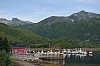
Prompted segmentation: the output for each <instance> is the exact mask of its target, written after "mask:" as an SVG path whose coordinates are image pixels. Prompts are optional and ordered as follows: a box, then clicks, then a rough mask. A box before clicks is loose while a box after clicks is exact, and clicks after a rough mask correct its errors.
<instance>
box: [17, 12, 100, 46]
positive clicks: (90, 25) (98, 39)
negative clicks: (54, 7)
mask: <svg viewBox="0 0 100 66" xmlns="http://www.w3.org/2000/svg"><path fill="white" fill-rule="evenodd" d="M19 27H20V28H24V29H28V30H30V31H32V32H34V33H37V34H39V35H41V36H42V37H46V38H49V39H65V40H79V41H88V42H93V43H97V44H100V15H99V14H96V13H91V12H85V11H80V12H78V13H74V14H72V15H70V16H67V17H64V16H51V17H48V18H46V19H44V20H42V21H40V22H39V23H36V24H31V25H25V26H19Z"/></svg>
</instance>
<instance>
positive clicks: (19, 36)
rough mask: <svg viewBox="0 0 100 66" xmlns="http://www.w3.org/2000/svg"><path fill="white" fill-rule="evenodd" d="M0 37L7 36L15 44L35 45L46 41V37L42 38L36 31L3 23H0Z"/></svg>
mask: <svg viewBox="0 0 100 66" xmlns="http://www.w3.org/2000/svg"><path fill="white" fill-rule="evenodd" d="M0 37H7V39H8V40H9V43H14V44H26V45H29V44H30V45H33V44H38V43H39V44H40V43H46V39H45V38H42V37H41V36H39V35H37V34H35V33H32V32H30V31H28V30H23V29H20V28H16V27H11V26H8V25H6V24H3V23H0Z"/></svg>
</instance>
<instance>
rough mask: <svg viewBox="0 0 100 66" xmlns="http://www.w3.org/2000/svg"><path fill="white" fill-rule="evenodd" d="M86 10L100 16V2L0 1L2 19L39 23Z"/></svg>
mask: <svg viewBox="0 0 100 66" xmlns="http://www.w3.org/2000/svg"><path fill="white" fill-rule="evenodd" d="M81 10H85V11H88V12H94V13H99V14H100V0H0V18H7V19H11V18H12V17H17V18H19V19H21V20H28V21H33V22H39V21H41V20H43V19H45V18H47V17H50V16H69V15H71V14H73V13H76V12H79V11H81Z"/></svg>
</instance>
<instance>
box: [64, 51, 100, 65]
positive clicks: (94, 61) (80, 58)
mask: <svg viewBox="0 0 100 66" xmlns="http://www.w3.org/2000/svg"><path fill="white" fill-rule="evenodd" d="M63 66H100V52H94V53H93V54H89V55H86V56H85V55H70V56H68V55H67V56H66V58H65V63H64V65H63Z"/></svg>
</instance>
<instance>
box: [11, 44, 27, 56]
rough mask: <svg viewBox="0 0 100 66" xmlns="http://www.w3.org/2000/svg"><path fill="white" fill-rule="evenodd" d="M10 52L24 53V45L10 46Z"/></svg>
mask: <svg viewBox="0 0 100 66" xmlns="http://www.w3.org/2000/svg"><path fill="white" fill-rule="evenodd" d="M12 53H20V54H23V53H26V46H25V45H13V46H12Z"/></svg>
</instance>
